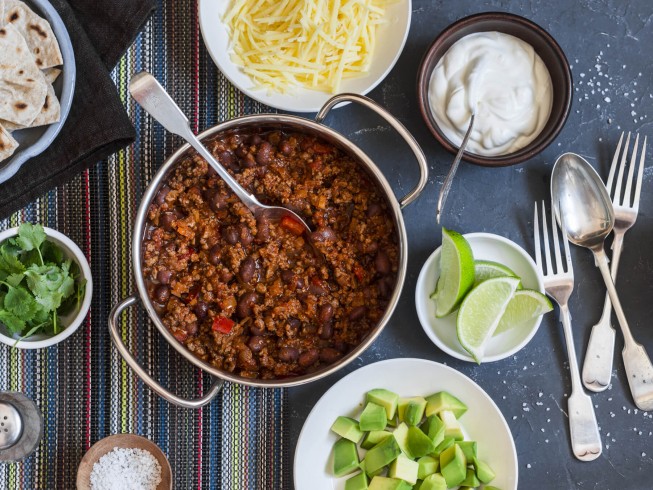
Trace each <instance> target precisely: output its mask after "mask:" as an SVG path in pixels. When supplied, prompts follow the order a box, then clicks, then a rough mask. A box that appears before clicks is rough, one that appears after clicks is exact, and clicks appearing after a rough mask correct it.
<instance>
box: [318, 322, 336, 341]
mask: <svg viewBox="0 0 653 490" xmlns="http://www.w3.org/2000/svg"><path fill="white" fill-rule="evenodd" d="M331 337H333V324H332V323H331V322H328V323H324V324H322V327H321V328H320V338H321V339H322V340H328V339H330V338H331Z"/></svg>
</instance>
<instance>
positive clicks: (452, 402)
mask: <svg viewBox="0 0 653 490" xmlns="http://www.w3.org/2000/svg"><path fill="white" fill-rule="evenodd" d="M442 410H449V411H451V412H453V413H454V415H455V416H456V418H457V419H459V418H460V417H461V416H462V414H464V413H465V412H466V411H467V405H465V404H464V403H463V402H461V401H460V400H459V399H458V398H456V397H455V396H453V395H452V394H451V393H448V392H446V391H440V392H438V393H434V394H432V395H431V396H427V397H426V410H425V413H426V416H427V417H428V416H430V415H433V414H438V413H440V412H441V411H442Z"/></svg>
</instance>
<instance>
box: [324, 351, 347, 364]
mask: <svg viewBox="0 0 653 490" xmlns="http://www.w3.org/2000/svg"><path fill="white" fill-rule="evenodd" d="M341 356H342V353H340V352H339V351H337V350H336V349H333V348H331V347H324V348H323V349H320V361H322V362H325V363H327V364H331V363H332V362H335V361H337V360H338V359H340V357H341Z"/></svg>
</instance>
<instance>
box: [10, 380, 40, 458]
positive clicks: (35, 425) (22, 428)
mask: <svg viewBox="0 0 653 490" xmlns="http://www.w3.org/2000/svg"><path fill="white" fill-rule="evenodd" d="M42 436H43V416H42V415H41V411H40V410H39V409H38V407H37V406H36V403H34V401H32V400H31V399H30V398H28V397H26V396H25V395H24V394H22V393H18V392H15V391H4V392H0V463H3V462H15V461H21V460H23V459H25V458H26V457H27V456H29V455H30V454H32V453H33V452H34V451H35V450H36V448H37V447H38V445H39V441H40V440H41V437H42Z"/></svg>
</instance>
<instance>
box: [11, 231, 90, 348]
mask: <svg viewBox="0 0 653 490" xmlns="http://www.w3.org/2000/svg"><path fill="white" fill-rule="evenodd" d="M43 230H44V231H45V234H46V235H47V237H48V238H51V239H53V241H56V242H58V245H60V246H61V247H62V248H64V249H65V250H68V251H69V252H70V253H71V254H72V256H73V257H74V258H75V261H76V262H77V264H78V265H79V268H80V271H81V274H82V277H83V278H84V279H86V289H85V290H84V300H83V301H82V304H81V306H80V308H79V312H78V313H77V316H75V318H74V319H73V320H72V322H71V323H70V325H68V326H67V327H66V328H64V329H63V330H62V331H61V332H59V333H58V334H57V335H53V336H52V337H48V338H45V339H39V340H30V339H25V340H21V341H20V342H18V344H16V339H14V338H12V337H8V336H7V335H4V334H2V333H0V342H2V343H4V344H7V345H11V346H14V344H16V347H17V348H19V349H41V348H44V347H50V346H52V345H55V344H58V343H59V342H61V341H63V340H65V339H67V338H68V337H70V336H71V335H72V334H74V333H75V331H76V330H77V329H78V328H79V326H80V325H81V324H82V322H83V321H84V318H86V314H87V313H88V310H89V308H90V307H91V299H92V297H93V278H92V276H91V268H90V267H89V265H88V260H86V256H85V255H84V253H83V252H82V251H81V250H80V248H79V247H78V246H77V244H76V243H75V242H73V241H72V240H71V239H70V238H68V237H67V236H66V235H64V234H63V233H60V232H58V231H57V230H53V229H52V228H48V227H45V226H44V227H43ZM17 234H18V227H16V228H9V229H7V230H5V231H3V232H0V243H2V242H4V241H5V240H7V239H8V238H12V237H14V236H16V235H17Z"/></svg>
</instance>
